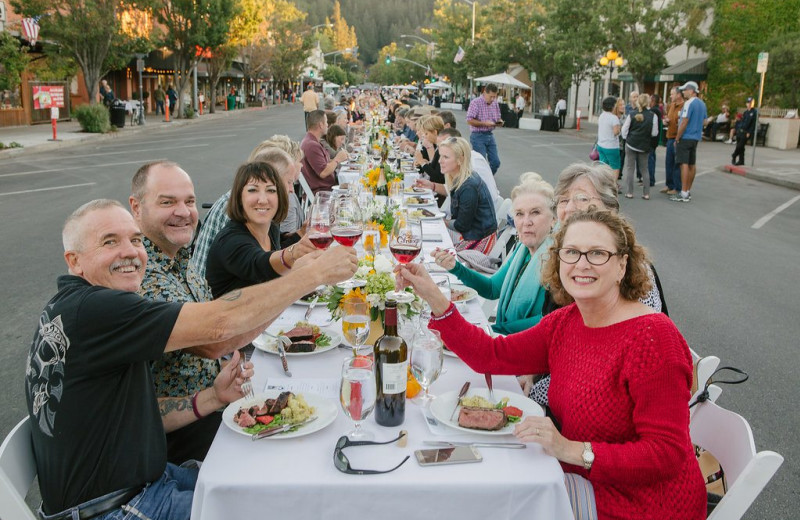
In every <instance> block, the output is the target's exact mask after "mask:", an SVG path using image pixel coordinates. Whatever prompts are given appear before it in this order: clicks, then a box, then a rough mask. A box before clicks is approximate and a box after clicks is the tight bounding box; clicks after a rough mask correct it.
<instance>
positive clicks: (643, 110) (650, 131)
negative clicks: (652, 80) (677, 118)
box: [622, 94, 658, 200]
mask: <svg viewBox="0 0 800 520" xmlns="http://www.w3.org/2000/svg"><path fill="white" fill-rule="evenodd" d="M636 104H637V107H636V112H632V113H631V114H630V115H629V116H628V118H627V119H626V120H625V124H624V125H622V137H623V138H625V156H626V157H627V158H628V160H627V162H626V163H625V171H624V173H625V190H626V191H625V198H628V199H632V198H633V173H634V171H635V170H636V169H637V167H638V168H639V169H642V170H643V169H645V168H646V167H647V157H648V156H649V155H650V149H651V147H652V145H653V142H652V139H651V138H652V137H654V136H657V135H658V126H657V124H658V120H657V119H656V116H655V114H654V113H653V112H652V111H650V110H649V106H650V96H648V95H647V94H641V95H640V96H638V97H637V99H636ZM643 189H644V194H643V195H642V198H643V199H645V200H650V183H649V182H647V183H645V184H644V188H643Z"/></svg>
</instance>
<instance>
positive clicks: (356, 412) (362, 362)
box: [339, 356, 375, 441]
mask: <svg viewBox="0 0 800 520" xmlns="http://www.w3.org/2000/svg"><path fill="white" fill-rule="evenodd" d="M339 402H340V403H341V405H342V410H344V413H345V415H347V416H348V417H349V418H350V419H351V420H352V421H353V423H354V425H355V426H354V428H353V430H352V431H351V432H349V433H348V434H347V437H348V438H349V439H352V440H361V441H368V440H371V439H372V438H373V437H374V435H373V434H372V432H369V431H365V430H363V429H361V423H362V422H363V421H364V419H366V418H367V417H368V416H369V414H371V413H372V410H373V409H374V408H375V372H374V369H373V363H372V359H370V358H368V357H366V356H356V357H351V358H347V359H345V360H344V362H343V363H342V379H341V386H340V387H339Z"/></svg>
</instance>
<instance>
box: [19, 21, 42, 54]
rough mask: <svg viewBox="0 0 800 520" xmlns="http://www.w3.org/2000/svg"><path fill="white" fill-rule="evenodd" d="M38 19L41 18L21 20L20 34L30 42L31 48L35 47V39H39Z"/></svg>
mask: <svg viewBox="0 0 800 520" xmlns="http://www.w3.org/2000/svg"><path fill="white" fill-rule="evenodd" d="M39 18H41V16H34V17H33V18H23V19H22V33H23V34H24V35H25V37H26V38H27V39H28V41H29V42H31V47H33V46H34V45H36V39H37V38H38V37H39Z"/></svg>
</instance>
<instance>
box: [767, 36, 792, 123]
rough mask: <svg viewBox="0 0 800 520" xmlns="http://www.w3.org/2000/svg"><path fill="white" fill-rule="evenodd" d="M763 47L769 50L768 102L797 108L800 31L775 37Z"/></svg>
mask: <svg viewBox="0 0 800 520" xmlns="http://www.w3.org/2000/svg"><path fill="white" fill-rule="evenodd" d="M764 48H765V49H766V50H768V51H769V69H768V72H767V76H766V82H765V83H766V84H765V87H764V91H765V96H766V98H767V99H768V100H769V103H770V104H776V105H778V106H781V107H783V108H797V106H798V104H800V32H793V33H786V34H783V35H781V36H778V37H775V38H773V39H771V40H770V41H769V42H767V44H766V45H765V47H764Z"/></svg>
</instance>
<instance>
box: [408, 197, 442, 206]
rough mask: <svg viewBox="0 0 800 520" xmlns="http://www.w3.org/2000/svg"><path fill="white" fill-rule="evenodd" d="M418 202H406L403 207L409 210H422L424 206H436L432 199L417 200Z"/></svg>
mask: <svg viewBox="0 0 800 520" xmlns="http://www.w3.org/2000/svg"><path fill="white" fill-rule="evenodd" d="M419 200H420V202H408V201H406V203H405V205H406V206H407V207H409V208H424V207H426V206H433V205H434V204H436V201H435V200H434V199H419Z"/></svg>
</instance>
